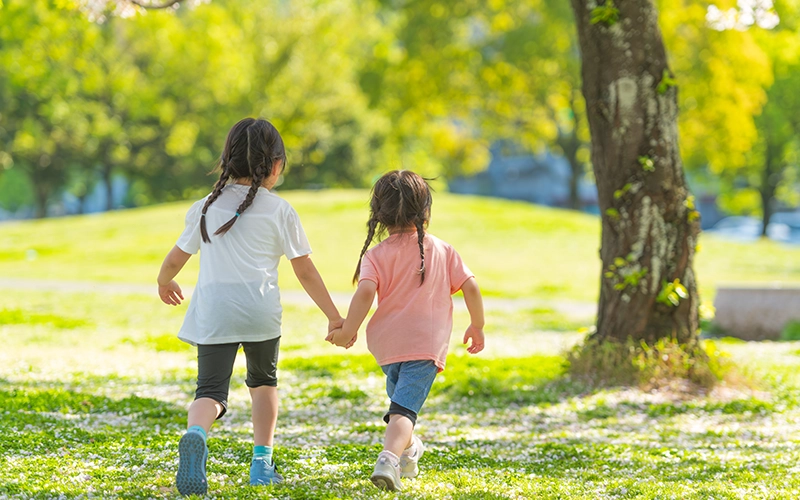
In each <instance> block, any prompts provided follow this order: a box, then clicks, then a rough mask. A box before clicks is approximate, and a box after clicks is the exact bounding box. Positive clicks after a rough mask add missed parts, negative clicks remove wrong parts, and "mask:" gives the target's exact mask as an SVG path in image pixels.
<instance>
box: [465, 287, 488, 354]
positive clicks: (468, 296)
mask: <svg viewBox="0 0 800 500" xmlns="http://www.w3.org/2000/svg"><path fill="white" fill-rule="evenodd" d="M461 291H462V292H464V302H465V303H466V305H467V311H469V319H470V324H469V326H468V327H467V331H466V332H465V333H464V344H466V343H467V342H469V339H472V345H470V346H469V347H467V352H469V353H470V354H477V353H479V352H481V351H482V350H483V342H484V338H483V324H484V318H483V298H481V289H480V288H478V282H477V281H475V278H470V279H468V280H467V281H465V282H464V284H463V285H461Z"/></svg>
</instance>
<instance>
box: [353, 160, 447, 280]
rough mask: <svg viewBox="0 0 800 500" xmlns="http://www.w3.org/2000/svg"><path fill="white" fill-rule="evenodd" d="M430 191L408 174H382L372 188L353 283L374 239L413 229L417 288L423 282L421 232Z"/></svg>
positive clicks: (427, 216) (427, 214) (428, 210)
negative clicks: (416, 260)
mask: <svg viewBox="0 0 800 500" xmlns="http://www.w3.org/2000/svg"><path fill="white" fill-rule="evenodd" d="M432 203H433V198H432V197H431V188H430V186H429V185H428V183H427V182H426V180H425V179H424V178H422V177H421V176H419V175H418V174H415V173H414V172H411V171H410V170H393V171H391V172H389V173H387V174H384V175H383V176H382V177H381V178H380V179H378V181H377V182H376V183H375V185H374V186H373V187H372V193H371V196H370V202H369V220H368V221H367V239H366V241H365V242H364V247H363V248H362V249H361V255H359V257H358V264H357V265H356V272H355V274H354V275H353V283H356V282H358V278H359V276H360V275H361V261H362V260H363V258H364V254H365V253H367V250H368V249H369V245H370V244H371V243H372V241H373V239H374V238H375V236H376V235H377V236H380V235H382V234H383V233H384V232H386V231H387V230H388V229H390V228H391V229H401V230H402V229H405V228H410V227H414V228H416V231H417V244H418V245H419V259H420V267H419V270H418V271H417V272H418V273H419V275H420V285H422V284H423V283H424V282H425V247H424V245H423V243H424V241H425V228H426V227H427V226H428V222H429V221H430V217H431V204H432Z"/></svg>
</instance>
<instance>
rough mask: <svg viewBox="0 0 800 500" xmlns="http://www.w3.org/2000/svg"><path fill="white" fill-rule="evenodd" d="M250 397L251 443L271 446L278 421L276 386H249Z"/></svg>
mask: <svg viewBox="0 0 800 500" xmlns="http://www.w3.org/2000/svg"><path fill="white" fill-rule="evenodd" d="M250 399H252V401H253V444H254V445H256V446H270V447H271V446H272V440H273V438H274V437H275V426H276V425H277V423H278V388H277V387H270V386H266V385H264V386H261V387H251V388H250Z"/></svg>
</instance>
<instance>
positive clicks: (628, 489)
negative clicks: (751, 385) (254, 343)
mask: <svg viewBox="0 0 800 500" xmlns="http://www.w3.org/2000/svg"><path fill="white" fill-rule="evenodd" d="M0 307H2V309H0V343H2V345H3V349H0V412H2V418H0V498H4V497H14V498H17V497H19V498H55V497H61V498H75V497H82V498H86V497H96V498H176V497H177V491H176V490H175V487H174V474H175V471H176V468H177V452H176V450H177V443H178V439H179V437H180V435H181V432H182V429H183V427H184V424H185V411H186V408H187V407H188V404H189V403H190V402H191V399H192V394H193V387H194V375H195V364H194V357H193V350H192V349H191V348H190V347H189V346H186V345H185V344H183V343H181V342H180V341H178V340H176V339H175V337H174V334H175V331H176V330H177V329H178V327H179V325H180V322H181V320H182V316H183V312H184V307H185V306H182V307H179V308H170V307H167V306H163V305H161V304H160V303H157V299H156V297H155V295H153V296H142V295H122V294H112V295H102V294H93V293H54V292H33V291H20V292H15V293H13V294H7V295H4V297H3V303H2V306H0ZM467 322H468V318H467V316H466V315H465V313H460V312H459V313H457V315H456V318H455V328H454V335H453V337H454V338H453V345H452V347H451V356H450V358H449V360H448V368H447V370H446V371H445V372H444V373H443V374H441V375H440V376H439V377H438V378H437V381H436V383H435V385H434V389H433V392H432V396H431V398H430V399H429V401H428V403H427V405H426V407H425V408H424V409H423V412H422V414H421V417H420V422H419V427H418V431H419V433H420V435H421V436H422V438H423V439H424V440H425V442H426V445H427V447H428V452H427V453H426V454H425V456H424V457H423V459H422V461H421V463H420V466H421V470H422V472H421V475H420V476H419V477H418V478H417V479H414V480H406V481H405V483H404V485H405V489H404V491H403V492H402V494H399V495H390V494H384V493H381V492H379V491H378V490H376V489H375V488H374V487H373V486H372V484H371V483H370V482H369V480H368V477H369V473H370V472H371V469H372V466H373V463H374V459H375V457H376V455H377V453H378V451H379V450H380V442H381V438H382V434H383V430H384V424H383V422H382V421H381V416H382V414H383V412H384V411H385V408H386V405H387V402H386V396H385V393H384V389H383V377H382V375H381V373H380V371H379V369H378V368H377V366H375V363H374V361H373V359H372V358H371V356H370V355H369V354H368V353H367V352H366V349H365V346H364V342H363V339H362V340H361V341H359V343H358V344H357V345H356V346H355V347H354V348H353V349H351V350H349V351H344V350H340V349H337V348H334V347H333V346H330V345H329V344H327V343H325V342H323V341H322V340H321V339H322V337H323V332H324V328H325V319H324V317H322V315H321V314H320V313H318V312H316V311H313V310H310V309H307V308H302V307H287V308H286V310H285V314H284V335H283V339H282V351H281V362H280V365H279V367H280V368H279V377H280V390H281V398H282V409H281V414H280V417H279V423H278V432H277V436H276V460H277V461H278V464H279V467H280V470H281V472H282V473H283V474H284V476H285V477H286V479H287V481H286V483H285V484H283V485H280V486H276V487H271V488H268V489H258V488H252V487H249V486H246V484H247V480H248V476H247V474H248V464H249V457H250V452H251V444H252V443H251V426H250V424H249V411H248V396H247V392H246V388H245V387H244V384H243V378H244V366H243V363H242V361H243V359H241V358H242V357H241V356H240V359H239V360H238V362H237V368H236V370H235V374H234V375H235V376H234V379H235V382H234V383H233V385H232V392H231V397H230V405H231V408H230V412H229V414H228V416H226V417H225V418H224V419H223V420H222V421H221V422H219V424H218V425H215V427H214V428H213V429H212V434H211V438H210V441H209V447H210V450H211V456H210V459H209V464H208V468H209V485H210V496H212V497H216V498H294V499H302V498H313V499H316V498H429V499H438V498H454V499H472V498H475V499H506V498H514V499H528V498H545V499H551V498H552V499H565V498H583V499H597V498H610V499H627V498H630V499H709V498H714V499H754V498H758V499H762V498H763V499H776V498H787V499H788V498H798V497H800V467H798V465H797V464H798V461H799V460H800V438H798V436H800V405H798V401H800V377H798V375H797V373H798V369H800V343H761V344H755V343H751V344H745V343H733V342H724V343H723V345H724V348H725V349H726V350H728V351H729V352H730V353H731V355H732V356H733V357H734V358H735V359H736V360H737V361H738V362H739V363H740V364H742V365H743V366H744V367H745V369H746V371H748V372H751V373H753V374H754V375H756V376H757V377H759V378H760V379H761V380H763V381H764V382H763V383H762V385H761V386H760V387H758V388H757V389H753V390H748V391H741V390H739V391H734V390H732V389H727V388H724V387H723V388H722V389H721V390H719V392H718V393H715V394H713V395H711V396H709V397H692V398H678V397H676V396H674V395H669V394H665V393H643V392H641V391H638V390H632V389H617V390H605V391H599V392H598V391H587V390H585V389H584V388H583V387H581V386H579V385H577V384H575V383H574V382H570V381H568V380H566V379H564V378H563V370H564V366H563V358H562V357H561V355H560V354H561V353H562V352H563V350H564V349H566V348H568V347H569V346H571V345H572V344H574V343H575V342H576V341H578V340H579V339H580V338H581V337H582V335H581V334H580V333H577V332H576V331H575V329H577V328H578V327H579V326H580V325H579V324H570V322H569V321H567V320H565V319H564V318H559V317H557V316H556V315H555V313H553V312H552V311H547V310H530V311H524V310H523V311H515V312H501V311H497V312H493V313H492V315H491V317H490V326H488V327H487V335H488V336H487V341H488V346H487V349H486V351H485V352H484V353H481V354H480V355H478V356H467V355H465V354H464V350H463V347H461V346H460V345H459V344H458V338H459V337H460V335H459V334H460V332H461V331H462V330H463V328H464V327H465V326H466V324H467Z"/></svg>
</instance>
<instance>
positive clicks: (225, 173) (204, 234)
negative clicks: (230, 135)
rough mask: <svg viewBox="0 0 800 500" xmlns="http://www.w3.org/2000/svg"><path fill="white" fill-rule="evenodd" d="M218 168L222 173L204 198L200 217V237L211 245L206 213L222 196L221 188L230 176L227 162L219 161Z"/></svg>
mask: <svg viewBox="0 0 800 500" xmlns="http://www.w3.org/2000/svg"><path fill="white" fill-rule="evenodd" d="M220 167H221V168H222V173H221V174H220V175H219V179H218V180H217V182H216V183H215V184H214V189H213V190H212V191H211V194H210V195H209V196H208V198H206V202H205V204H204V205H203V212H202V215H200V237H201V238H202V239H203V241H204V242H205V243H211V238H210V237H209V236H208V229H207V228H206V212H208V207H210V206H211V204H212V203H214V202H215V201H217V198H219V195H220V194H222V188H224V187H225V185H226V184H227V183H228V178H229V177H230V175H231V171H230V169H229V168H228V162H226V161H225V160H224V159H223V160H221V161H220Z"/></svg>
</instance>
